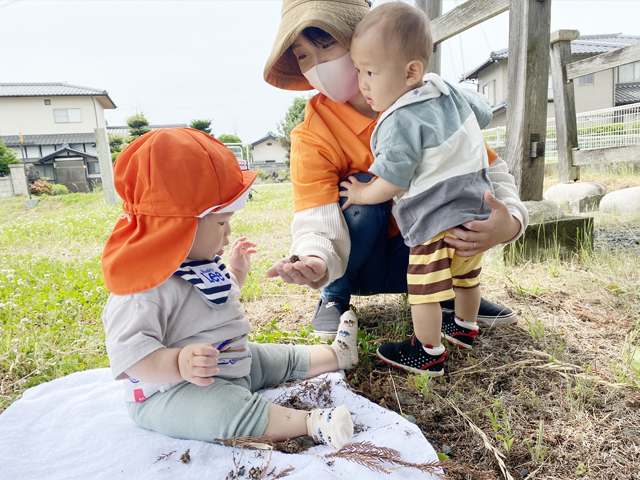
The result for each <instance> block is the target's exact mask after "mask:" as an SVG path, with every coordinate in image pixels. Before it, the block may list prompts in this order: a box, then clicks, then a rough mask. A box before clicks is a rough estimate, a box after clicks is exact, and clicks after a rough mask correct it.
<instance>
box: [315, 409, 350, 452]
mask: <svg viewBox="0 0 640 480" xmlns="http://www.w3.org/2000/svg"><path fill="white" fill-rule="evenodd" d="M307 433H308V434H309V436H310V437H311V438H313V440H314V441H315V442H316V443H324V444H325V445H330V446H332V447H333V448H337V449H340V448H342V447H343V446H345V445H346V444H347V443H349V440H351V437H353V421H352V420H351V413H350V412H349V409H348V408H347V407H346V405H340V406H339V407H333V408H315V409H313V410H311V411H310V412H309V415H307Z"/></svg>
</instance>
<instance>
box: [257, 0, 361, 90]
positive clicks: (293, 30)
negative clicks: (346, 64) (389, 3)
mask: <svg viewBox="0 0 640 480" xmlns="http://www.w3.org/2000/svg"><path fill="white" fill-rule="evenodd" d="M368 12H369V2H367V1H366V0H284V2H282V13H281V17H282V21H281V22H280V28H279V29H278V34H277V35H276V39H275V42H274V43H273V48H272V50H271V55H269V59H268V60H267V64H266V65H265V67H264V79H265V80H266V82H267V83H269V84H271V85H273V86H274V87H277V88H281V89H283V90H313V87H312V86H311V85H310V84H309V82H308V81H307V79H306V78H305V77H304V75H302V73H301V72H300V67H298V62H297V60H296V58H295V56H294V55H293V53H292V52H291V50H289V47H290V46H291V44H292V43H293V41H294V40H295V39H296V38H297V37H298V35H300V33H302V31H303V30H304V29H305V28H308V27H316V28H320V29H321V30H324V31H325V32H327V33H328V34H330V35H331V36H332V37H333V38H335V39H336V40H337V41H338V42H339V43H340V44H341V45H342V46H343V47H345V48H346V49H349V45H350V43H351V35H352V34H353V30H354V29H355V28H356V25H357V24H358V23H359V22H360V20H362V18H363V17H364V16H365V15H366V14H367V13H368Z"/></svg>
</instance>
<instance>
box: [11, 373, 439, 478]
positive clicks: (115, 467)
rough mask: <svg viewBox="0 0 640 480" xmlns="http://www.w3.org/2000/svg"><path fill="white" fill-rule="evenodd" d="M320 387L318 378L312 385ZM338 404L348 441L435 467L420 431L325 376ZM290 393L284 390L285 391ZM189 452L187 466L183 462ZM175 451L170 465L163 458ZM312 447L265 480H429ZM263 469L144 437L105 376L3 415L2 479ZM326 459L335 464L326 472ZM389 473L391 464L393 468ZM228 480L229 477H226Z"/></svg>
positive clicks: (29, 399)
mask: <svg viewBox="0 0 640 480" xmlns="http://www.w3.org/2000/svg"><path fill="white" fill-rule="evenodd" d="M318 378H322V377H318ZM328 378H329V379H330V380H331V381H332V388H331V390H332V397H333V401H334V405H341V404H345V405H347V407H348V408H349V410H350V411H351V413H352V416H353V419H354V422H355V423H356V424H363V425H364V426H365V429H364V430H363V431H361V432H360V433H357V434H356V435H355V436H354V438H353V441H357V442H364V441H369V442H371V443H373V444H375V445H376V446H380V447H390V448H393V449H395V450H398V451H400V452H401V453H402V459H403V460H405V461H409V462H414V463H422V462H429V461H437V459H438V458H437V455H436V452H435V451H434V449H433V447H432V446H431V444H430V443H429V442H428V441H427V440H426V439H425V438H424V436H423V435H422V433H421V432H420V429H419V428H418V427H417V426H416V425H414V424H412V423H410V422H408V421H407V420H405V419H404V418H402V417H401V416H400V415H398V414H396V413H393V412H391V411H389V410H386V409H384V408H381V407H380V406H378V405H376V404H374V403H372V402H369V401H368V400H366V399H365V398H363V397H361V396H358V395H356V394H354V393H353V392H351V391H350V390H349V389H348V388H346V385H345V383H344V381H343V377H342V375H341V374H340V373H338V372H335V373H331V374H328ZM286 388H290V387H286ZM262 393H263V394H264V395H265V396H266V397H267V398H269V399H275V398H277V397H279V396H280V395H282V393H283V388H277V389H270V390H266V391H264V392H262ZM187 449H189V450H190V457H191V461H190V462H189V463H181V462H180V456H181V455H182V454H183V453H184V452H185V451H186V450H187ZM173 450H175V453H174V454H172V455H171V456H170V457H169V458H167V459H163V460H160V461H157V462H156V460H157V458H158V457H159V456H160V455H163V454H167V453H169V452H171V451H173ZM332 452H335V450H334V449H332V448H330V447H327V446H316V447H313V448H310V449H309V450H307V451H305V452H303V453H299V454H295V455H292V454H285V453H281V452H277V451H274V452H273V453H272V456H271V461H270V465H269V468H268V472H271V471H272V469H273V468H274V467H275V471H274V473H273V474H272V475H268V474H267V475H265V476H264V477H263V478H265V479H270V478H273V476H275V475H277V474H278V473H279V472H281V471H282V470H283V469H285V468H288V467H293V470H291V471H290V472H289V474H288V476H287V477H286V478H288V479H291V480H296V479H302V480H310V479H313V480H315V479H325V478H326V479H335V478H344V479H350V480H353V479H357V480H365V479H373V478H385V479H394V478H397V479H400V478H402V479H404V480H409V479H422V480H424V479H430V478H435V477H432V476H430V475H427V474H425V473H423V472H421V471H419V470H417V469H415V468H404V467H403V468H399V469H394V470H391V471H390V474H388V475H385V474H381V473H379V472H373V471H371V470H369V469H367V468H366V467H364V466H362V465H359V464H357V463H354V462H351V461H347V460H345V459H341V458H325V457H324V455H326V454H329V453H332ZM234 454H235V460H236V463H237V467H241V466H244V467H245V475H246V476H245V477H242V478H249V477H248V473H249V471H250V469H251V468H252V467H259V468H260V467H264V466H265V465H266V464H267V462H268V461H269V455H270V453H269V451H256V450H247V449H244V450H241V449H240V448H236V449H235V452H234V449H233V448H231V447H226V446H222V445H218V444H213V443H206V442H199V441H194V440H176V439H174V438H170V437H167V436H165V435H162V434H159V433H156V432H151V431H148V430H144V429H142V428H140V427H138V426H137V425H136V424H135V423H134V422H133V420H131V419H130V418H129V415H128V413H127V410H126V408H125V405H124V401H123V394H122V390H121V386H120V385H119V384H118V383H117V382H115V381H113V380H112V377H111V373H110V371H109V370H108V369H98V370H88V371H85V372H78V373H74V374H72V375H69V376H67V377H64V378H60V379H58V380H54V381H52V382H49V383H44V384H42V385H38V386H37V387H34V388H31V389H29V390H27V391H26V392H25V393H24V394H23V396H22V398H21V399H20V400H18V401H16V402H14V403H13V404H12V405H11V406H10V407H9V408H8V409H7V410H6V411H5V412H4V413H2V414H1V415H0V479H12V480H15V479H30V480H31V479H61V480H62V479H64V480H70V479H87V480H95V479H117V478H122V479H129V478H131V479H136V480H142V479H157V478H170V479H183V478H184V479H198V478H201V479H205V478H206V479H214V480H218V479H219V480H224V479H225V478H226V477H227V476H228V475H229V473H230V472H231V471H232V470H235V467H234V461H233V460H234ZM331 460H335V461H334V463H333V464H330V462H331ZM394 466H395V465H387V467H394ZM229 478H231V477H229Z"/></svg>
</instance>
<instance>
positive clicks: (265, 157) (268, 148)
mask: <svg viewBox="0 0 640 480" xmlns="http://www.w3.org/2000/svg"><path fill="white" fill-rule="evenodd" d="M251 147H252V153H253V164H254V168H256V169H258V168H260V164H269V163H276V164H282V166H284V162H285V160H286V159H287V151H286V150H285V149H284V148H283V147H282V145H280V142H278V139H277V138H276V137H275V136H274V135H273V134H272V133H271V132H269V134H268V135H267V136H266V137H264V138H261V139H260V140H258V141H256V142H253V143H252V144H251Z"/></svg>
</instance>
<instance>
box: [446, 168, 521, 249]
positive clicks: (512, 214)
mask: <svg viewBox="0 0 640 480" xmlns="http://www.w3.org/2000/svg"><path fill="white" fill-rule="evenodd" d="M489 179H490V180H491V185H492V186H493V191H494V193H495V196H493V195H491V192H490V191H488V190H487V192H485V197H484V198H485V201H486V202H487V204H488V205H489V206H490V207H491V216H490V217H489V218H488V219H487V220H483V221H471V222H466V223H464V224H463V225H464V226H465V228H467V229H468V230H464V229H462V228H450V229H449V231H450V232H451V233H453V234H454V235H456V236H457V237H458V239H453V238H451V237H447V238H445V241H446V242H447V243H448V244H450V245H452V246H454V247H455V248H456V253H457V254H458V255H460V256H463V257H470V256H472V255H476V254H477V253H481V252H484V251H486V250H488V249H490V248H492V247H495V246H496V245H499V244H501V243H511V242H515V241H516V240H517V239H518V238H519V237H520V235H522V233H523V232H524V230H525V229H526V228H527V225H529V212H528V211H527V208H526V207H525V206H524V204H523V203H522V202H521V201H520V197H519V196H518V189H517V188H516V184H515V180H514V178H513V176H512V175H511V174H510V173H509V168H508V166H507V164H506V163H505V162H504V161H503V160H502V159H500V158H497V159H496V160H494V162H493V163H492V164H491V165H490V166H489Z"/></svg>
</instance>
